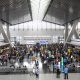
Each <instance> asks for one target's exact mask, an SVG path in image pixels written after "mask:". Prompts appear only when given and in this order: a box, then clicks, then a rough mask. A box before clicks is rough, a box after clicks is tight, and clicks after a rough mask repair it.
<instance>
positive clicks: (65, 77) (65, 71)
mask: <svg viewBox="0 0 80 80" xmlns="http://www.w3.org/2000/svg"><path fill="white" fill-rule="evenodd" d="M64 79H65V80H66V79H67V80H68V67H67V65H65V67H64Z"/></svg>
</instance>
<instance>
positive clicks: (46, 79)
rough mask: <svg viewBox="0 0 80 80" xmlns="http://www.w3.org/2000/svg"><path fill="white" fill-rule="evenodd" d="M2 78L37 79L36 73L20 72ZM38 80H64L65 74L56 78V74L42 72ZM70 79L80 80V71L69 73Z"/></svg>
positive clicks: (8, 79) (3, 79)
mask: <svg viewBox="0 0 80 80" xmlns="http://www.w3.org/2000/svg"><path fill="white" fill-rule="evenodd" d="M0 80H37V79H36V78H35V76H34V75H32V76H30V75H29V74H21V75H20V74H19V75H0ZM38 80H64V78H63V74H61V77H60V79H57V78H56V75H55V74H40V76H39V79H38ZM69 80H80V74H79V73H71V74H69Z"/></svg>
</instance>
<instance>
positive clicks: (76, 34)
mask: <svg viewBox="0 0 80 80" xmlns="http://www.w3.org/2000/svg"><path fill="white" fill-rule="evenodd" d="M77 24H78V20H76V21H74V22H73V23H72V24H71V26H72V28H71V30H70V32H69V35H68V37H67V39H66V42H70V41H71V37H72V36H73V34H74V35H75V37H76V39H79V35H78V33H77V31H76V25H77Z"/></svg>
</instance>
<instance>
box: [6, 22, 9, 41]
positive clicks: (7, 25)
mask: <svg viewBox="0 0 80 80" xmlns="http://www.w3.org/2000/svg"><path fill="white" fill-rule="evenodd" d="M6 27H7V37H8V39H9V40H10V31H9V24H7V23H6Z"/></svg>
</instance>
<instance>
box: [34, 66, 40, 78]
mask: <svg viewBox="0 0 80 80" xmlns="http://www.w3.org/2000/svg"><path fill="white" fill-rule="evenodd" d="M35 75H36V78H39V67H36V71H35Z"/></svg>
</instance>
